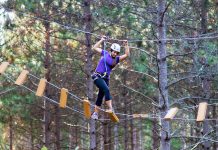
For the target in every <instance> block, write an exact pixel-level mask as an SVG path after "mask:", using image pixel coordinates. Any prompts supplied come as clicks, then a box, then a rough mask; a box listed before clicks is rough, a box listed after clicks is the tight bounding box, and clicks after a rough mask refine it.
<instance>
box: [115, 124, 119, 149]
mask: <svg viewBox="0 0 218 150" xmlns="http://www.w3.org/2000/svg"><path fill="white" fill-rule="evenodd" d="M118 149H119V147H118V127H117V125H116V124H115V125H114V150H118Z"/></svg>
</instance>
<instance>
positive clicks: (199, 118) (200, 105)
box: [196, 102, 208, 122]
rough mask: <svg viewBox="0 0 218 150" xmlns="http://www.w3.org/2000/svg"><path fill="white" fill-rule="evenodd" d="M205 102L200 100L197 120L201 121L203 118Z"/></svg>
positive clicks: (205, 111)
mask: <svg viewBox="0 0 218 150" xmlns="http://www.w3.org/2000/svg"><path fill="white" fill-rule="evenodd" d="M207 105H208V104H207V102H201V103H199V106H198V115H197V119H196V121H197V122H202V121H204V120H205V117H206V114H207Z"/></svg>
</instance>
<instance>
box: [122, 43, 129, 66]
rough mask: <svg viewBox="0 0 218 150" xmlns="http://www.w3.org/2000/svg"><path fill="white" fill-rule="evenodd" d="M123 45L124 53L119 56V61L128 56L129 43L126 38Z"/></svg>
mask: <svg viewBox="0 0 218 150" xmlns="http://www.w3.org/2000/svg"><path fill="white" fill-rule="evenodd" d="M124 47H125V54H123V55H121V56H120V62H121V61H124V60H125V59H126V58H127V57H128V56H129V45H128V41H127V40H125V41H124Z"/></svg>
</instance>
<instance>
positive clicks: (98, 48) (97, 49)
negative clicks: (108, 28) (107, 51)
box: [92, 36, 106, 54]
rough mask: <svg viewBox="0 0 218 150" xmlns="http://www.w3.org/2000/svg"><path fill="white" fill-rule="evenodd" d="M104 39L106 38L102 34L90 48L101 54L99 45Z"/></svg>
mask: <svg viewBox="0 0 218 150" xmlns="http://www.w3.org/2000/svg"><path fill="white" fill-rule="evenodd" d="M105 39H106V37H105V36H103V37H102V38H101V40H100V41H98V42H97V43H96V44H95V45H94V46H93V47H92V49H93V50H95V51H96V52H98V53H100V54H101V52H102V48H100V46H101V43H102V42H103V41H104V40H105Z"/></svg>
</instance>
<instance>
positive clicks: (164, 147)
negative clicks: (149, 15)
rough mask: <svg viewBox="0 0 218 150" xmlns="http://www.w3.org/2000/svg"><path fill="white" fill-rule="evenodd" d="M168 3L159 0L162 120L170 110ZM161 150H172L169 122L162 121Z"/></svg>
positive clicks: (159, 63) (159, 62)
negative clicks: (166, 14)
mask: <svg viewBox="0 0 218 150" xmlns="http://www.w3.org/2000/svg"><path fill="white" fill-rule="evenodd" d="M166 9H167V8H166V1H165V0H158V23H157V25H158V39H159V44H158V54H157V55H158V56H157V59H158V60H157V61H158V69H159V75H158V79H159V90H160V95H159V104H160V106H161V108H160V113H161V118H164V116H165V115H166V113H167V110H168V108H169V104H168V103H169V102H168V90H167V88H166V87H167V61H166V55H167V52H166V41H165V40H162V39H166V26H165V11H166ZM161 126H162V129H161V150H170V137H169V136H170V124H169V122H167V121H165V120H163V119H161Z"/></svg>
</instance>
